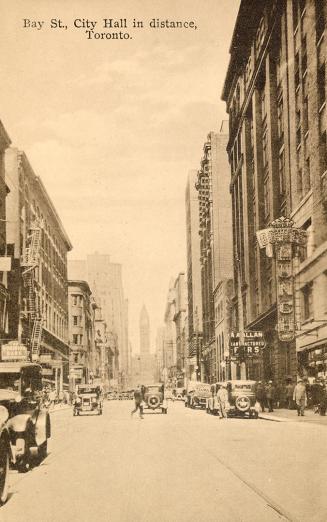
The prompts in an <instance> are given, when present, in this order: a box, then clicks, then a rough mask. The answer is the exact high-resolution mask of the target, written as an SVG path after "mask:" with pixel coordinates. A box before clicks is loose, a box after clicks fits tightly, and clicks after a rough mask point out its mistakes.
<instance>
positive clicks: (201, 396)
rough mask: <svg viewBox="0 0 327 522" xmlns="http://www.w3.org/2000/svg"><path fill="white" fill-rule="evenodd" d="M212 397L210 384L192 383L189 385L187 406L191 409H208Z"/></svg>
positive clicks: (186, 399)
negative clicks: (208, 401) (208, 402)
mask: <svg viewBox="0 0 327 522" xmlns="http://www.w3.org/2000/svg"><path fill="white" fill-rule="evenodd" d="M210 396H211V389H210V384H208V383H206V382H199V381H190V382H189V383H188V385H187V391H186V398H185V406H186V407H189V408H206V405H207V399H209V397H210Z"/></svg>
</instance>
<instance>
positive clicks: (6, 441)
mask: <svg viewBox="0 0 327 522" xmlns="http://www.w3.org/2000/svg"><path fill="white" fill-rule="evenodd" d="M7 420H8V410H7V408H5V407H4V406H0V506H2V505H3V504H4V503H5V502H6V500H7V498H8V493H9V465H10V462H11V461H12V452H11V446H10V435H9V430H8V428H7V426H6V421H7Z"/></svg>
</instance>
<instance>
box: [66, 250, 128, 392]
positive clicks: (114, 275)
mask: <svg viewBox="0 0 327 522" xmlns="http://www.w3.org/2000/svg"><path fill="white" fill-rule="evenodd" d="M68 268H69V277H70V278H73V279H76V278H82V279H83V280H86V281H87V282H88V283H89V285H90V288H91V290H92V293H93V295H94V297H95V299H96V302H97V304H98V306H99V307H101V311H102V317H103V319H104V320H105V322H106V324H107V331H108V333H109V334H110V335H112V336H115V338H116V340H117V348H118V351H119V372H120V373H119V375H120V384H121V386H122V387H123V388H124V387H125V386H126V385H127V384H128V379H129V374H130V361H129V346H128V301H127V300H126V299H125V297H124V290H123V282H122V266H121V265H120V264H118V263H112V262H111V261H110V256H108V255H106V254H99V253H94V254H91V255H88V256H87V257H86V261H80V260H77V261H75V260H74V261H69V265H68Z"/></svg>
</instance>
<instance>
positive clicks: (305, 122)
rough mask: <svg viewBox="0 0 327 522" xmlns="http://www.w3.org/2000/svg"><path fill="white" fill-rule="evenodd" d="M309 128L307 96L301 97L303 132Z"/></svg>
mask: <svg viewBox="0 0 327 522" xmlns="http://www.w3.org/2000/svg"><path fill="white" fill-rule="evenodd" d="M308 130H309V112H308V96H306V97H305V98H304V99H303V134H304V135H305V134H306V133H307V132H308Z"/></svg>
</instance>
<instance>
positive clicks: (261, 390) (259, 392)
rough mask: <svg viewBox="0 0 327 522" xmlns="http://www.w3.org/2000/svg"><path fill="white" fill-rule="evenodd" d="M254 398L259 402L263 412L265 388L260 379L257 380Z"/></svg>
mask: <svg viewBox="0 0 327 522" xmlns="http://www.w3.org/2000/svg"><path fill="white" fill-rule="evenodd" d="M256 400H257V401H258V402H259V404H260V407H261V411H263V412H264V411H265V402H266V390H265V387H264V385H263V384H262V382H261V381H259V382H258V384H257V389H256Z"/></svg>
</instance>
